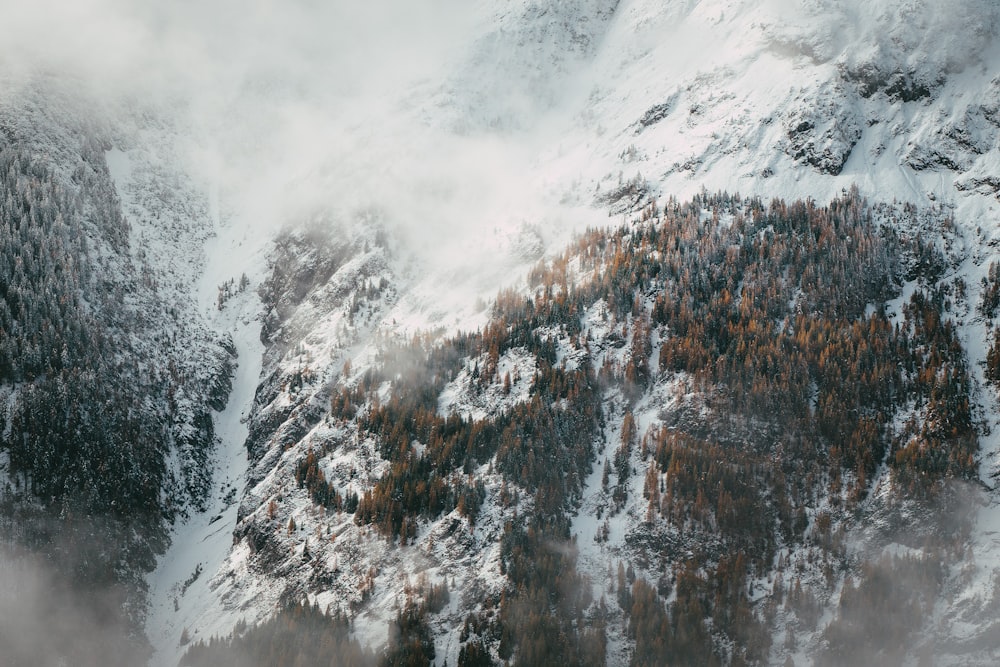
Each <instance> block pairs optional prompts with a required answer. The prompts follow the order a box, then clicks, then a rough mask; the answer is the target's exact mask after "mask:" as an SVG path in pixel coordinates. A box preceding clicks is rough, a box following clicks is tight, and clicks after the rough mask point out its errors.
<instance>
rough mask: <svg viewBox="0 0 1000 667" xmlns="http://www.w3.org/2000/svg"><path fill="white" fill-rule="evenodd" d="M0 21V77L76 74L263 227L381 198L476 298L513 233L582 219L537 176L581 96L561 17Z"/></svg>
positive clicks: (236, 13) (259, 14)
mask: <svg viewBox="0 0 1000 667" xmlns="http://www.w3.org/2000/svg"><path fill="white" fill-rule="evenodd" d="M590 4H594V5H595V6H598V5H601V4H607V3H600V2H598V3H590ZM560 11H562V12H566V11H570V10H560ZM573 11H576V10H573ZM583 11H587V8H586V7H584V8H583ZM0 15H2V16H3V17H4V24H5V27H6V29H5V33H6V34H9V35H11V36H12V38H11V39H5V40H4V41H3V43H2V44H0V77H2V79H0V81H6V82H7V85H8V87H10V88H12V89H16V88H17V87H18V86H21V85H34V84H33V82H34V81H36V80H37V78H38V77H39V76H40V75H46V76H49V77H54V78H55V79H57V80H59V81H68V82H72V83H73V85H75V86H77V87H78V89H80V90H83V91H85V93H86V94H87V95H90V96H92V97H93V98H94V99H95V100H98V101H99V105H100V106H101V107H102V108H103V109H107V110H109V111H108V113H109V114H111V115H112V116H114V115H117V118H113V119H112V121H111V122H112V124H113V125H114V127H115V131H116V132H117V133H118V138H119V139H120V140H122V141H123V142H125V143H127V142H128V141H130V140H131V137H130V136H129V135H130V133H131V134H133V135H134V134H135V133H136V132H138V131H143V132H145V133H146V135H145V137H146V138H147V139H148V135H149V127H150V125H151V124H152V125H159V126H162V130H160V132H161V134H162V136H160V137H159V138H158V140H162V141H164V142H168V143H170V144H171V145H172V147H173V149H174V151H175V154H176V155H177V156H179V158H180V159H181V160H182V161H183V164H181V165H180V168H181V169H183V170H184V171H185V172H187V173H188V174H190V175H192V176H193V180H194V182H196V183H199V184H201V185H202V186H203V187H204V189H205V191H209V190H211V191H213V192H220V193H221V194H222V198H223V201H222V204H223V206H224V208H225V210H227V211H229V212H231V213H233V214H234V216H235V217H234V219H236V220H237V221H238V223H239V224H241V225H244V226H246V227H247V228H248V229H249V230H251V231H252V232H253V233H256V234H258V235H261V233H262V234H263V235H267V233H268V232H270V231H271V230H274V229H276V228H278V227H280V226H282V225H286V224H294V223H296V222H299V221H302V220H305V219H308V218H310V217H311V216H314V215H316V214H317V213H318V212H323V213H324V214H325V215H324V217H330V216H329V214H330V213H333V214H334V215H333V216H332V217H333V218H334V219H336V217H337V216H338V215H340V216H342V217H350V216H352V215H353V214H354V212H356V211H358V210H371V209H376V210H378V211H379V212H380V214H381V217H382V218H383V219H384V220H385V222H386V224H387V226H388V227H390V228H391V229H392V230H394V232H395V236H396V237H397V238H399V239H400V240H401V241H402V246H404V247H405V248H406V249H407V250H409V251H412V252H414V253H416V254H417V255H418V256H419V257H420V258H421V260H422V263H423V265H424V266H425V267H434V268H435V270H437V271H440V272H441V273H442V274H443V275H452V274H454V273H455V272H458V273H460V274H463V275H465V274H468V273H470V272H475V273H477V274H479V277H481V278H482V279H481V280H480V283H482V284H481V285H479V288H478V289H479V291H480V292H482V294H476V296H490V295H492V294H493V293H495V291H496V289H497V288H498V287H499V286H500V285H498V284H497V281H498V280H499V275H500V273H498V272H501V271H502V270H503V269H504V267H505V266H506V264H505V263H506V262H507V261H508V260H509V259H510V258H509V256H508V255H509V254H510V253H509V252H508V251H509V246H510V245H511V241H510V238H516V237H517V235H518V233H519V230H520V229H522V228H523V227H525V226H532V228H535V229H537V228H542V229H546V230H548V232H551V233H552V234H554V235H555V236H556V237H558V239H559V240H562V239H564V238H565V237H566V234H565V233H563V231H562V230H563V228H564V227H567V226H568V227H570V228H573V229H579V228H581V227H583V226H584V225H585V224H586V223H587V222H589V221H590V220H591V219H592V218H587V217H586V215H583V216H580V214H579V211H572V212H567V209H566V207H565V206H563V205H561V204H560V203H559V201H560V199H561V198H563V195H564V194H565V193H564V192H562V191H560V187H561V185H557V186H556V187H555V188H551V187H547V186H546V185H545V184H542V183H540V182H539V176H538V173H537V172H536V171H535V169H534V168H535V165H536V163H537V159H538V156H539V155H540V154H542V153H543V152H544V151H546V150H547V149H549V147H550V144H551V143H552V142H551V139H550V138H549V137H551V136H553V135H558V134H559V129H560V128H561V127H563V126H565V125H566V123H567V122H569V120H570V118H571V113H570V110H571V109H573V108H574V105H575V104H576V102H577V101H578V100H579V99H581V97H582V96H583V94H584V92H585V91H584V88H583V86H582V85H581V84H580V83H579V82H578V81H577V80H576V78H575V74H576V72H577V70H578V69H579V68H578V65H580V63H581V62H582V61H583V59H584V58H585V56H586V54H585V53H581V52H579V49H577V50H576V51H574V48H575V47H573V42H572V39H571V37H572V36H571V35H570V34H569V33H566V34H562V33H560V32H559V31H560V30H563V31H567V30H570V28H571V26H570V25H569V24H567V23H566V22H565V21H563V19H558V20H557V19H551V20H552V22H553V23H552V25H553V26H555V27H556V28H557V29H555V30H553V31H549V30H548V28H549V25H548V24H547V23H544V22H542V24H541V25H542V26H543V28H542V29H541V30H542V32H541V36H539V34H535V33H531V34H530V35H529V36H530V37H531V39H540V40H541V42H542V43H541V44H538V43H534V44H532V43H525V40H524V39H523V37H522V36H520V35H519V34H517V31H516V30H514V31H512V32H510V34H508V29H507V28H506V27H504V25H503V21H504V20H505V17H504V16H503V12H502V11H500V10H498V9H497V8H495V7H492V6H490V5H489V3H478V2H473V3H469V2H461V1H459V0H431V1H430V2H426V3H419V4H408V3H399V2H389V1H387V0H379V1H376V2H373V3H364V4H361V5H359V4H357V3H345V2H332V3H327V2H318V1H313V0H293V1H292V2H275V1H269V0H260V1H256V2H236V1H235V0H216V1H214V2H208V3H205V2H194V1H191V0H181V1H180V2H173V3H155V2H150V1H143V2H128V1H125V0H82V1H81V2H74V3H70V4H69V5H67V4H66V3H64V2H59V1H57V0H40V1H39V2H31V3H24V2H13V1H11V0H0ZM546 20H549V19H546ZM559 21H563V22H562V23H559ZM496 25H499V26H500V28H499V29H497V28H496ZM534 29H535V28H533V27H531V26H529V27H528V28H526V30H528V31H530V30H534ZM574 30H575V28H574ZM508 51H509V52H508ZM567 54H569V55H567ZM151 118H152V119H153V121H152V123H151V122H150V119H151ZM130 128H131V129H130ZM136 128H138V129H136ZM174 166H175V167H176V166H177V165H174ZM588 203H589V202H588ZM570 218H572V220H570ZM595 218H596V216H595ZM548 232H547V233H548ZM484 241H485V242H484ZM498 245H499V246H503V248H502V249H501V252H499V253H498V252H497V246H498ZM514 254H515V255H516V254H517V253H514ZM515 259H517V258H515ZM466 277H467V278H468V276H466ZM469 296H470V297H471V296H473V295H472V294H470V295H469Z"/></svg>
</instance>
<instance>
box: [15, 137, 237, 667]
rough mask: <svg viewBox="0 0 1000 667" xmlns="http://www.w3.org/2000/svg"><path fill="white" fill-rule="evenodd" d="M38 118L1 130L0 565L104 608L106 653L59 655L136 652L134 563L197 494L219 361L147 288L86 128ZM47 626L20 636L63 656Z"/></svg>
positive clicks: (224, 374)
mask: <svg viewBox="0 0 1000 667" xmlns="http://www.w3.org/2000/svg"><path fill="white" fill-rule="evenodd" d="M44 127H49V126H47V125H42V126H41V127H37V126H36V127H34V128H32V131H31V132H30V133H29V134H27V135H26V136H20V135H19V131H18V129H17V128H16V127H6V128H3V129H4V132H3V133H2V135H0V434H2V438H0V526H2V528H3V529H2V530H0V535H2V541H0V548H2V549H3V550H4V553H5V559H7V560H8V566H7V567H8V568H9V569H8V571H9V573H10V574H11V578H12V579H14V580H16V578H17V576H18V572H20V571H21V569H20V568H21V565H20V564H19V563H21V562H22V561H23V562H24V564H25V565H24V567H25V568H26V569H25V571H32V570H33V567H34V561H35V560H39V559H40V562H43V563H44V568H45V569H46V570H49V569H51V570H52V572H51V573H49V574H51V576H52V578H53V580H54V582H55V583H54V584H53V586H54V587H56V588H57V590H62V591H63V595H65V596H67V598H66V599H70V598H72V599H77V600H79V601H80V604H81V605H82V606H84V607H86V606H88V605H90V604H94V606H95V607H97V608H99V609H100V611H99V612H95V613H98V614H99V615H101V616H102V617H106V618H105V621H106V623H105V624H106V626H107V627H108V628H109V629H112V630H113V631H111V632H109V633H108V635H109V636H108V641H109V644H110V645H109V646H108V647H107V648H106V649H101V650H102V652H104V654H103V655H101V656H97V655H95V656H83V655H80V656H78V659H79V660H81V661H82V662H79V663H74V664H98V662H88V660H90V661H100V664H122V665H125V664H135V663H136V661H137V660H139V659H140V658H139V657H138V656H141V655H143V653H144V651H145V650H146V649H144V648H143V645H144V639H143V637H142V633H141V630H140V628H141V623H142V621H143V619H144V614H145V598H144V593H145V583H144V575H145V573H146V572H148V571H149V570H151V569H152V568H153V566H154V565H155V556H156V554H157V553H160V552H161V551H162V550H163V549H164V547H165V545H166V543H167V541H168V536H167V531H168V528H169V526H170V525H171V523H172V522H173V521H174V520H175V519H176V518H178V517H179V516H182V515H185V514H186V513H187V512H188V511H190V510H191V509H197V508H199V507H200V506H201V504H202V503H203V501H204V499H205V497H206V494H207V493H208V491H209V487H210V484H211V479H212V472H211V469H210V466H209V454H210V452H211V449H212V446H213V439H214V435H213V423H212V417H211V414H212V408H216V409H221V407H222V406H224V405H225V402H226V398H227V395H228V392H229V383H230V376H231V372H232V366H233V363H234V360H233V359H232V357H231V355H230V352H228V351H227V350H226V347H227V346H226V345H225V344H224V342H222V341H221V340H216V339H215V336H214V335H213V334H211V333H210V332H209V331H207V330H206V329H204V328H199V326H198V325H197V323H196V322H193V321H190V319H189V315H188V314H187V313H185V312H183V311H182V308H183V304H178V303H173V302H170V301H169V300H164V299H162V297H161V296H160V295H159V293H158V285H157V281H158V279H159V278H158V276H157V275H156V273H155V272H154V271H153V270H151V268H150V267H148V266H146V265H145V264H144V263H143V261H142V260H141V258H140V256H139V255H138V254H137V253H136V252H135V251H134V249H133V247H132V245H131V243H132V241H131V238H130V225H129V223H128V221H127V220H126V219H125V218H124V217H123V216H122V213H121V211H120V205H119V201H118V196H117V194H116V192H115V190H114V187H113V185H112V183H111V180H110V177H109V174H108V169H107V166H106V164H105V158H104V152H105V150H106V149H107V148H108V146H107V145H106V144H105V143H104V141H105V140H102V139H101V135H100V133H99V131H98V130H97V129H96V128H94V127H88V126H87V125H86V123H84V122H78V123H76V122H75V123H74V124H71V125H69V126H57V125H53V126H51V128H52V134H53V135H55V136H46V135H45V133H44V132H41V131H40V130H41V129H42V128H44ZM61 141H65V142H67V143H66V144H63V143H60V142H61ZM52 150H61V151H67V152H68V154H69V155H72V156H74V157H73V160H72V161H70V162H68V163H58V164H54V163H53V162H52V160H51V156H50V154H49V153H50V151H52ZM180 346H184V347H186V350H185V353H184V354H181V353H180ZM187 352H193V353H194V354H193V355H190V356H189V355H188V354H187ZM29 564H30V565H29ZM4 588H5V589H6V588H7V584H6V583H5V586H4ZM2 593H3V594H4V595H6V594H7V593H8V591H7V590H4V591H3V592H2ZM12 594H13V592H12ZM58 600H59V596H56V597H55V599H53V600H52V602H51V604H53V605H58V604H59V602H58ZM54 609H55V607H53V610H54ZM43 615H44V612H43ZM54 632H55V635H56V636H54V637H53V638H52V639H51V641H49V640H45V644H46V645H51V646H50V648H46V647H45V645H41V646H39V645H36V646H34V647H33V648H35V649H37V650H39V651H41V652H42V655H45V651H51V652H52V656H51V659H53V660H55V659H57V657H58V655H60V653H59V652H61V651H62V652H67V651H68V652H67V653H62V655H64V656H65V655H73V654H74V651H73V649H72V644H73V641H72V638H70V637H64V638H63V639H62V640H61V641H60V639H59V638H58V631H54ZM123 633H124V634H125V635H126V636H118V635H121V634H123ZM38 641H43V640H42V638H39V639H38ZM116 641H121V642H122V645H121V646H116V644H115V642H116ZM22 642H23V638H19V637H5V636H4V635H3V634H2V633H0V643H2V644H3V646H4V647H5V648H7V649H9V650H8V651H6V652H5V654H6V655H8V656H11V655H12V656H14V657H13V658H11V659H12V660H14V662H13V663H12V664H25V665H27V664H38V662H37V660H38V659H39V658H38V656H37V655H35V656H34V657H30V656H28V655H21V654H22V653H23V652H25V651H26V650H27V649H26V647H24V646H23V645H19V644H21V643H22ZM137 652H138V653H137Z"/></svg>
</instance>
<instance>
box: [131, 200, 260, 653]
mask: <svg viewBox="0 0 1000 667" xmlns="http://www.w3.org/2000/svg"><path fill="white" fill-rule="evenodd" d="M215 222H216V224H217V225H219V222H220V221H219V220H218V219H216V220H215ZM248 251H249V253H248ZM206 255H207V257H208V259H207V268H206V271H205V273H204V275H203V277H202V279H201V281H200V283H201V284H200V289H199V299H198V302H199V303H200V304H201V307H202V308H203V309H204V311H205V313H206V315H212V314H214V317H213V320H212V323H213V324H214V325H215V326H216V327H217V328H219V329H220V330H223V331H227V332H229V333H230V334H231V335H232V337H233V342H234V344H235V347H236V350H237V354H238V359H239V364H238V366H237V369H236V376H235V378H234V380H233V392H232V394H231V395H230V397H229V401H228V403H227V405H226V409H225V410H224V411H223V412H222V413H220V414H218V415H217V416H216V418H215V428H216V434H217V436H218V438H219V445H218V447H217V449H216V451H215V453H214V457H213V458H214V466H213V467H214V470H215V471H216V472H215V476H214V479H213V483H214V486H215V489H216V490H215V491H214V492H213V494H212V498H211V501H210V503H209V507H208V509H207V511H206V512H204V513H201V514H195V515H193V516H191V517H190V518H189V519H188V520H187V521H186V522H185V523H183V524H181V525H179V526H177V528H176V529H175V531H174V533H173V536H172V543H171V545H170V548H169V549H168V551H167V553H166V554H164V555H163V556H161V557H160V559H159V561H158V564H157V569H156V571H155V572H154V573H153V574H152V575H151V576H150V578H149V584H150V605H149V609H150V613H149V620H148V622H147V632H148V633H149V637H150V640H151V642H152V643H153V646H154V649H155V653H154V656H153V659H152V663H151V664H153V665H163V666H164V667H167V666H170V667H173V665H176V664H177V661H178V660H179V659H180V657H181V655H182V653H183V650H184V647H182V646H180V645H179V639H180V636H181V633H182V632H183V631H184V629H189V631H190V633H191V638H192V640H193V641H194V640H197V639H208V638H210V637H212V636H215V635H219V636H223V635H227V634H229V633H230V632H231V631H232V627H233V625H234V624H235V622H236V621H237V620H239V619H238V618H236V617H235V616H234V613H233V610H231V609H227V608H226V606H225V603H224V599H225V592H226V590H227V588H228V587H230V586H232V584H231V582H228V581H225V580H219V579H218V578H217V576H216V575H217V573H218V572H219V569H220V566H221V565H222V563H223V562H224V561H225V559H226V558H227V556H229V555H230V553H229V552H230V549H231V548H232V546H233V539H232V531H233V528H234V527H235V525H236V513H237V510H238V507H239V502H238V501H239V498H240V497H242V494H243V493H244V489H245V484H246V477H247V469H248V461H247V451H246V447H245V441H246V436H247V426H246V422H245V420H246V417H247V414H248V411H249V408H250V406H251V405H252V403H253V398H254V392H255V391H256V387H257V382H258V381H259V379H260V372H261V364H262V358H263V352H264V349H263V344H262V343H261V342H260V323H259V321H258V317H259V312H260V303H259V301H258V299H257V297H256V292H255V290H254V289H253V288H255V287H256V286H255V285H251V289H250V290H248V291H247V292H245V293H242V294H238V295H236V296H235V297H234V298H232V299H231V300H230V301H228V302H227V303H226V306H225V308H224V309H223V310H222V311H216V312H214V313H213V311H215V303H216V300H215V291H216V288H217V286H218V284H219V283H220V282H221V280H224V279H228V278H229V277H232V276H233V275H238V274H242V273H243V272H246V273H248V274H250V275H259V274H260V272H261V271H260V267H259V264H260V263H261V262H262V256H261V255H260V254H259V249H257V250H256V252H255V249H254V248H253V244H252V243H251V242H250V241H249V240H248V239H247V238H246V236H245V234H244V232H243V230H242V229H241V228H240V226H239V223H238V220H231V221H229V224H228V225H227V226H225V227H221V228H217V236H216V237H215V238H214V239H213V240H212V242H211V243H210V244H209V247H208V248H207V249H206ZM196 572H197V573H200V574H199V575H198V576H197V578H195V579H194V581H193V582H190V583H188V582H189V581H190V578H191V577H192V576H194V574H195V573H196Z"/></svg>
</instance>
